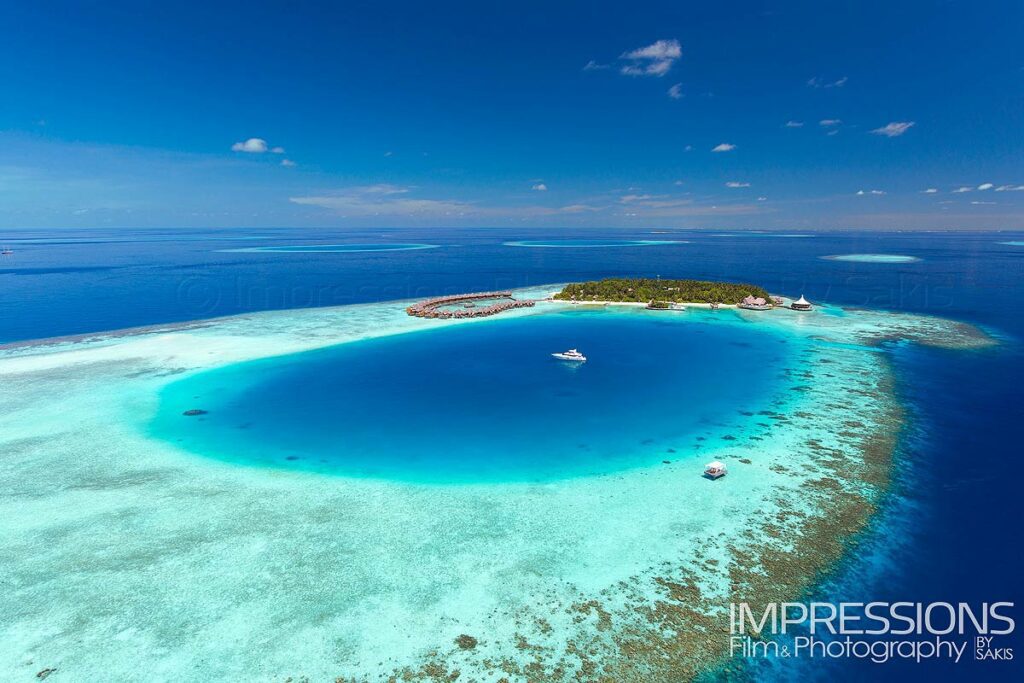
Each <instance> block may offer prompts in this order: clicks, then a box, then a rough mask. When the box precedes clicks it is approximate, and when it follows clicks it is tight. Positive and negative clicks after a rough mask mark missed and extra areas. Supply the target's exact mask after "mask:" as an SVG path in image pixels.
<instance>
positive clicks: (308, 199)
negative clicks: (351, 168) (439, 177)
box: [289, 183, 474, 216]
mask: <svg viewBox="0 0 1024 683" xmlns="http://www.w3.org/2000/svg"><path fill="white" fill-rule="evenodd" d="M409 192H410V189H409V188H407V187H400V186H397V185H390V184H387V183H381V184H378V185H365V186H361V187H349V188H345V189H342V190H338V191H335V192H329V193H324V194H320V195H311V196H305V197H289V201H291V202H292V203H294V204H300V205H303V206H318V207H321V208H324V209H330V210H332V211H337V212H338V213H339V214H341V215H343V216H381V215H384V216H451V215H453V214H454V215H462V214H466V213H470V212H472V211H473V209H474V207H473V205H472V204H469V203H467V202H461V201H456V200H451V199H415V198H409V197H405V196H404V195H406V194H407V193H409Z"/></svg>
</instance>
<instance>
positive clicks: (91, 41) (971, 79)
mask: <svg viewBox="0 0 1024 683" xmlns="http://www.w3.org/2000/svg"><path fill="white" fill-rule="evenodd" d="M556 4H557V6H555V5H556ZM0 26H3V27H4V28H3V29H2V31H3V40H0V83H2V84H3V87H2V94H0V227H3V228H18V227H118V226H125V227H147V226H154V227H173V226H183V227H236V226H237V227H250V226H251V227H258V226H331V227H345V226H352V227H363V226H406V225H409V226H432V225H437V226H481V227H489V226H495V227H505V226H551V227H559V226H569V227H577V226H595V227H602V226H622V227H642V226H651V227H709V228H718V227H729V228H767V229H774V228H778V229H785V228H803V229H833V228H837V229H838V228H867V229H947V228H959V229H992V228H1007V229H1020V228H1024V47H1022V45H1024V41H1022V40H1021V38H1020V37H1021V35H1022V30H1024V4H1022V3H1020V2H1018V1H1016V0H1007V1H1004V2H988V3H977V2H959V1H949V2H934V1H932V2H899V3H893V2H885V3H881V2H828V3H821V2H776V3H769V2H721V3H707V2H700V3H697V2H678V1H677V2H671V3H656V2H648V3H632V4H631V3H621V2H618V3H600V2H586V3H551V2H536V3H534V2H516V3H479V2H473V3H469V2H466V3H445V2H433V3H401V2H394V3H387V4H385V3H377V2H360V3H356V2H345V3H329V2H324V3H313V2H305V3H283V2H282V3H272V2H260V3H248V2H247V3H225V2H208V3H205V4H204V5H195V6H191V7H185V6H184V5H183V4H182V3H170V2H168V3H161V2H147V3H139V2H104V3H86V2H27V1H25V2H23V1H21V0H16V1H12V2H7V3H4V4H3V7H2V8H0ZM716 150H717V151H716Z"/></svg>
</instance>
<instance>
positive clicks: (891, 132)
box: [871, 121, 914, 138]
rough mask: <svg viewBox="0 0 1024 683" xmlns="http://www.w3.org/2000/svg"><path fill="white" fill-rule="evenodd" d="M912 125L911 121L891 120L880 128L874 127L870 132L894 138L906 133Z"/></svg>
mask: <svg viewBox="0 0 1024 683" xmlns="http://www.w3.org/2000/svg"><path fill="white" fill-rule="evenodd" d="M913 125H914V122H913V121H893V122H892V123H887V124H885V125H884V126H882V127H881V128H875V129H874V130H873V131H871V132H872V133H874V134H875V135H884V136H885V137H887V138H896V137H899V136H901V135H903V134H904V133H906V132H907V131H908V130H910V128H911V127H912V126H913Z"/></svg>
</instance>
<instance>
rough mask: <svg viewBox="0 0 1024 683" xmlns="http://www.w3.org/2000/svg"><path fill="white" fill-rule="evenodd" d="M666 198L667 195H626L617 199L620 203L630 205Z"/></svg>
mask: <svg viewBox="0 0 1024 683" xmlns="http://www.w3.org/2000/svg"><path fill="white" fill-rule="evenodd" d="M666 196H667V195H663V194H659V195H653V194H626V195H622V196H621V197H619V201H620V202H622V203H623V204H632V203H634V202H646V201H648V200H651V199H659V198H662V197H666Z"/></svg>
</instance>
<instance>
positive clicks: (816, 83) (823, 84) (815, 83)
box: [807, 76, 849, 88]
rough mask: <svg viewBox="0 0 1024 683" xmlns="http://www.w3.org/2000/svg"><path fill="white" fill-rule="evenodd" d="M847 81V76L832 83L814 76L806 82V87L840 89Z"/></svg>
mask: <svg viewBox="0 0 1024 683" xmlns="http://www.w3.org/2000/svg"><path fill="white" fill-rule="evenodd" d="M848 80H849V77H848V76H843V77H842V78H837V79H836V80H834V81H826V80H825V79H824V78H822V77H821V76H814V77H813V78H811V79H810V80H808V81H807V85H808V86H810V87H812V88H841V87H843V86H844V85H846V81H848Z"/></svg>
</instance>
